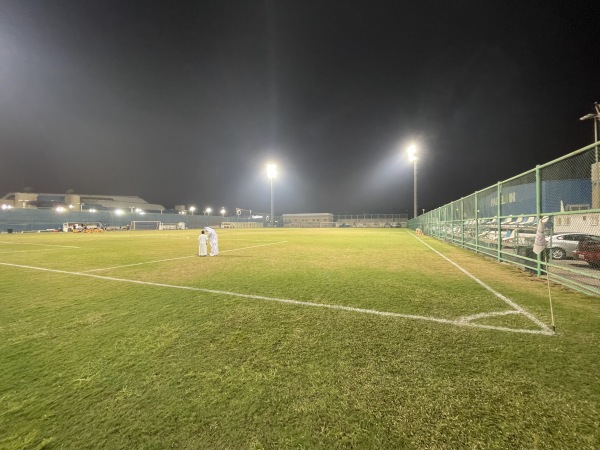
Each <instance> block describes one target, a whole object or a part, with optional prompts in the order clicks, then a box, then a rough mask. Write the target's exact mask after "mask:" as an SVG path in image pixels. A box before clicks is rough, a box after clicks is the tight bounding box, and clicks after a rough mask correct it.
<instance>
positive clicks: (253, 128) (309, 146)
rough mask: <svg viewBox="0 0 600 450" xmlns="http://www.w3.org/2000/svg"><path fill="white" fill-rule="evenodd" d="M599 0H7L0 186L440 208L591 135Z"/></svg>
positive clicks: (206, 199)
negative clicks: (412, 158)
mask: <svg viewBox="0 0 600 450" xmlns="http://www.w3.org/2000/svg"><path fill="white" fill-rule="evenodd" d="M596 101H600V2H599V1H597V0H590V1H583V0H571V1H553V0H550V1H527V0H524V1H523V0H522V1H510V0H508V1H479V0H472V1H460V0H457V1H441V0H436V1H427V0H425V1H421V0H420V1H406V0H395V1H376V0H370V1H367V0H365V1H352V0H343V1H333V0H316V1H315V0H296V1H289V0H263V1H254V0H244V1H234V0H215V1H202V0H196V1H191V0H190V1H186V0H169V1H167V0H165V1H161V2H157V1H146V0H144V1H131V0H118V1H103V0H60V1H56V0H0V196H2V195H4V194H6V193H8V192H14V191H24V190H32V191H34V192H47V193H66V192H68V191H72V192H75V193H79V194H112V195H137V196H140V197H142V198H144V199H145V200H147V201H148V202H150V203H160V204H163V205H164V206H166V207H167V208H173V207H174V206H175V205H179V204H182V205H187V206H189V205H195V206H196V207H197V208H198V209H199V210H202V209H204V208H205V207H207V206H212V208H213V209H217V208H221V207H222V206H224V207H225V208H226V209H227V210H228V211H232V210H233V209H234V208H236V207H239V208H244V209H252V210H254V211H266V212H268V211H269V210H270V184H269V180H268V178H267V176H266V164H267V163H268V162H270V161H272V162H275V163H276V164H277V165H278V169H279V176H278V178H277V179H276V180H275V182H274V193H275V212H276V214H281V213H308V212H331V213H334V214H358V213H407V212H409V213H410V214H411V215H412V210H413V165H412V163H411V162H409V161H408V160H407V158H406V153H405V149H406V147H407V146H408V145H409V143H410V142H412V141H414V142H416V143H417V145H418V148H419V162H418V197H419V199H418V200H419V201H418V203H419V211H421V209H422V208H425V209H426V210H429V209H433V208H436V207H438V206H441V205H443V204H445V203H447V202H449V201H452V200H456V199H459V198H460V197H463V196H466V195H469V194H471V193H473V192H474V191H476V190H480V189H483V188H485V187H488V186H491V185H493V184H495V183H496V182H497V181H500V180H504V179H507V178H511V177H513V176H514V175H517V174H519V173H522V172H524V171H526V170H529V169H532V168H534V167H535V165H536V164H542V163H545V162H549V161H551V160H553V159H555V158H558V157H560V156H563V155H565V154H567V153H569V152H572V151H574V150H577V149H579V148H581V147H584V146H586V145H588V144H591V143H592V141H593V125H592V122H591V121H587V122H581V121H580V120H579V118H580V117H581V116H583V115H585V114H588V113H591V112H593V111H594V108H593V105H594V102H596Z"/></svg>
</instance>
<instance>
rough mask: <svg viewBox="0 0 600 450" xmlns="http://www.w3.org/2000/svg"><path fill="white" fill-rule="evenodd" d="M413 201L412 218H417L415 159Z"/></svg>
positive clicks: (415, 162) (415, 166) (415, 163)
mask: <svg viewBox="0 0 600 450" xmlns="http://www.w3.org/2000/svg"><path fill="white" fill-rule="evenodd" d="M413 164H414V188H413V190H414V199H413V204H414V218H415V219H416V218H417V160H416V159H415V160H414V162H413Z"/></svg>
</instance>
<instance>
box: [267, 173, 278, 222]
mask: <svg viewBox="0 0 600 450" xmlns="http://www.w3.org/2000/svg"><path fill="white" fill-rule="evenodd" d="M267 176H268V177H269V180H271V228H272V227H274V226H275V196H274V195H273V178H275V177H276V176H277V166H276V165H275V164H267Z"/></svg>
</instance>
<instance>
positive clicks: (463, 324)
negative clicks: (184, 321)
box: [0, 262, 554, 336]
mask: <svg viewBox="0 0 600 450" xmlns="http://www.w3.org/2000/svg"><path fill="white" fill-rule="evenodd" d="M0 265H3V266H8V267H17V268H21V269H29V270H38V271H43V272H51V273H59V274H63V275H74V276H80V277H88V278H95V279H98V280H107V281H116V282H120V283H131V284H138V285H144V286H156V287H162V288H169V289H181V290H186V291H195V292H204V293H207V294H215V295H226V296H230V297H239V298H247V299H253V300H262V301H269V302H277V303H284V304H289V305H297V306H307V307H313V308H325V309H332V310H340V311H348V312H355V313H360V314H371V315H377V316H383V317H395V318H401V319H412V320H421V321H427V322H435V323H441V324H446V325H453V326H458V327H470V328H483V329H488V330H496V331H506V332H511V333H525V334H541V335H549V336H551V335H553V334H554V333H553V332H552V331H550V330H549V329H548V330H527V329H520V328H508V327H499V326H493V325H482V324H478V323H472V322H465V321H461V320H450V319H442V318H438V317H429V316H419V315H413V314H401V313H394V312H387V311H378V310H375V309H366V308H357V307H353V306H343V305H333V304H328V303H314V302H306V301H300V300H292V299H286V298H276V297H266V296H262V295H251V294H241V293H237V292H229V291H220V290H215V289H205V288H197V287H192V286H178V285H174V284H166V283H154V282H150V281H141V280H131V279H126V278H116V277H107V276H104V275H95V274H91V273H84V272H70V271H66V270H58V269H47V268H44V267H35V266H25V265H21V264H10V263H4V262H0Z"/></svg>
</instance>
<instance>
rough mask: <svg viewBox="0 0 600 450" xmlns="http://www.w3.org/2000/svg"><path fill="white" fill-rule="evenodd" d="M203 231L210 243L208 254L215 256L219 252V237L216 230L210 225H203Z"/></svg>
mask: <svg viewBox="0 0 600 450" xmlns="http://www.w3.org/2000/svg"><path fill="white" fill-rule="evenodd" d="M204 231H205V233H206V236H207V237H208V243H209V244H210V254H209V255H208V256H217V255H218V254H219V238H218V237H217V233H216V231H215V230H213V229H212V228H211V227H204Z"/></svg>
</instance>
